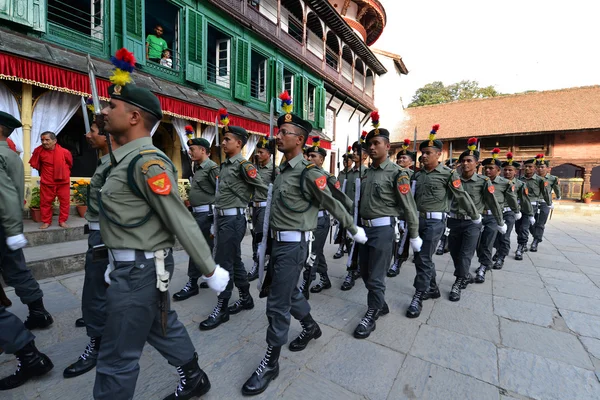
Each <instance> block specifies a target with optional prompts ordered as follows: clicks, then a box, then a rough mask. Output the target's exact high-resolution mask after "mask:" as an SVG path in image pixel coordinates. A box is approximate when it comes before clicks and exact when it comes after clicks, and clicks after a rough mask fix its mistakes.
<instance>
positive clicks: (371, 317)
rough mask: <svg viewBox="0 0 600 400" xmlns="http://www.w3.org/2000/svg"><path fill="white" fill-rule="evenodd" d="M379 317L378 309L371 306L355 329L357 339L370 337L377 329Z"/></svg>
mask: <svg viewBox="0 0 600 400" xmlns="http://www.w3.org/2000/svg"><path fill="white" fill-rule="evenodd" d="M378 317H379V312H378V310H376V309H374V308H369V309H368V310H367V313H366V314H365V316H364V317H363V319H362V320H361V321H360V323H359V324H358V326H357V327H356V329H355V330H354V337H355V338H357V339H366V338H368V337H369V335H370V334H371V332H373V331H374V330H375V326H376V324H375V320H376V319H377V318H378Z"/></svg>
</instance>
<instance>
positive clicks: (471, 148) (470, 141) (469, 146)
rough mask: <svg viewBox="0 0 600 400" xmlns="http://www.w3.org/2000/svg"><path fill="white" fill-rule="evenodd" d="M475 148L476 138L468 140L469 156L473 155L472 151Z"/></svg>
mask: <svg viewBox="0 0 600 400" xmlns="http://www.w3.org/2000/svg"><path fill="white" fill-rule="evenodd" d="M476 148H477V138H474V137H472V138H470V139H469V140H467V149H469V150H471V153H470V154H471V155H473V151H475V149H476Z"/></svg>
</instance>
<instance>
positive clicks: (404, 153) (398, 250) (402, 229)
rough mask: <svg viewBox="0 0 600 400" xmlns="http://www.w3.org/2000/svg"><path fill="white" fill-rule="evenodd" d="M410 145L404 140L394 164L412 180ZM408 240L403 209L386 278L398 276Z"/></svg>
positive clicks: (406, 258)
mask: <svg viewBox="0 0 600 400" xmlns="http://www.w3.org/2000/svg"><path fill="white" fill-rule="evenodd" d="M409 145H410V139H404V142H403V143H402V150H400V151H399V152H398V154H396V164H397V165H398V166H400V168H401V169H402V170H404V171H405V172H406V173H407V174H408V177H409V178H412V176H413V174H414V173H415V172H414V171H413V170H412V168H414V167H413V165H414V163H415V158H416V156H417V153H415V152H412V151H410V150H408V146H409ZM407 239H408V226H407V225H406V219H405V218H404V209H401V210H400V215H398V235H397V237H396V240H395V241H394V246H393V254H392V260H393V262H392V266H391V267H390V269H389V270H388V272H387V276H388V277H390V278H393V277H395V276H397V275H398V273H399V272H400V268H401V267H402V264H403V263H404V262H405V261H406V260H408V247H409V244H410V241H409V240H407Z"/></svg>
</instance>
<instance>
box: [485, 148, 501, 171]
mask: <svg viewBox="0 0 600 400" xmlns="http://www.w3.org/2000/svg"><path fill="white" fill-rule="evenodd" d="M499 154H500V149H499V148H497V147H496V148H494V150H492V158H486V159H485V160H483V161H482V162H481V165H483V166H484V167H485V166H486V165H495V166H497V167H498V168H500V167H501V166H502V163H501V162H500V160H498V155H499Z"/></svg>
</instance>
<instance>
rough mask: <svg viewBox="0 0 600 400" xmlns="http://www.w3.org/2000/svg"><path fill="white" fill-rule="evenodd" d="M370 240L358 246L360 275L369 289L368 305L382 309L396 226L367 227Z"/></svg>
mask: <svg viewBox="0 0 600 400" xmlns="http://www.w3.org/2000/svg"><path fill="white" fill-rule="evenodd" d="M364 229H365V233H366V234H367V237H368V238H369V240H367V243H365V244H361V245H360V246H359V247H358V262H359V264H360V275H361V277H362V279H363V282H364V283H365V287H366V288H367V290H368V291H369V293H368V294H367V306H368V307H369V308H374V309H377V310H381V309H382V308H383V305H384V304H385V274H386V272H387V270H388V268H389V267H390V263H391V261H392V248H393V247H394V227H393V226H391V225H390V226H377V227H371V228H369V227H365V228H364Z"/></svg>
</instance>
